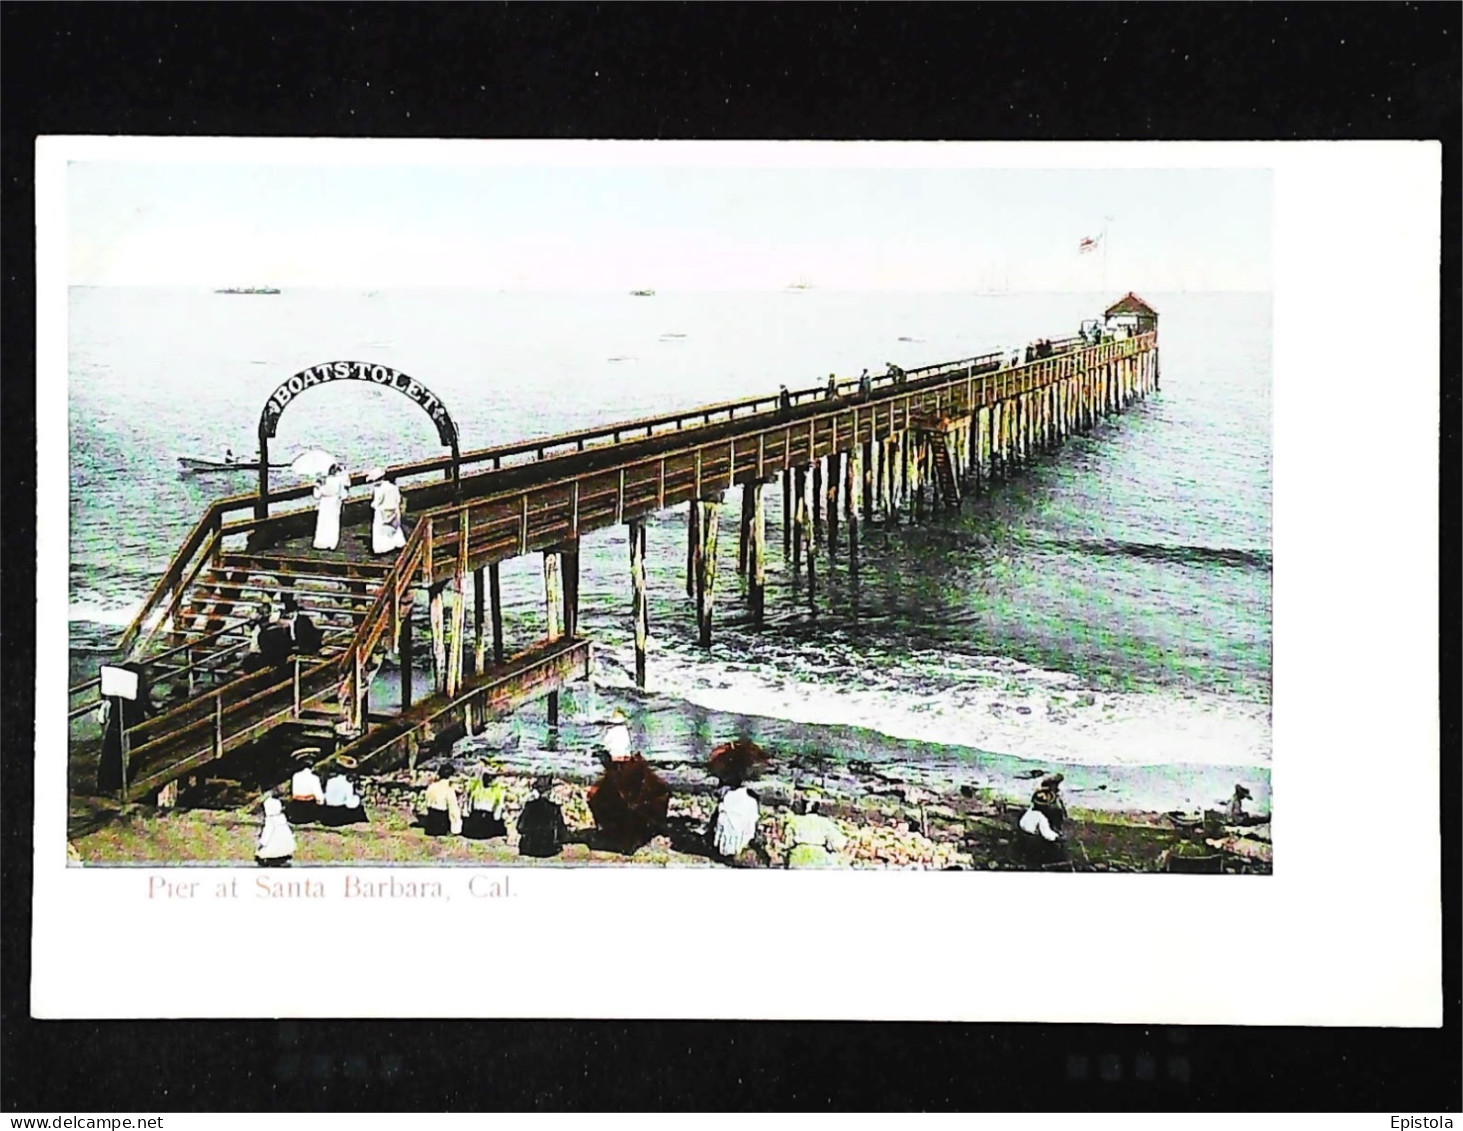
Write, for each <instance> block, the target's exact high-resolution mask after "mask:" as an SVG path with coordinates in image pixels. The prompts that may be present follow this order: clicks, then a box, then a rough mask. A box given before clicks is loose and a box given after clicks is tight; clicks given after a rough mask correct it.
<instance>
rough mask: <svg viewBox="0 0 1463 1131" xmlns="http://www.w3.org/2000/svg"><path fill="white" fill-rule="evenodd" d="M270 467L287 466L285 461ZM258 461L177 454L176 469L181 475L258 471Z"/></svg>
mask: <svg viewBox="0 0 1463 1131" xmlns="http://www.w3.org/2000/svg"><path fill="white" fill-rule="evenodd" d="M269 466H270V467H289V464H287V463H272V464H270V465H269ZM258 470H259V461H258V460H254V461H253V462H247V461H244V460H240V461H239V462H237V463H225V462H224V461H223V460H218V459H197V458H195V457H194V456H179V457H178V471H179V474H182V475H210V474H213V473H215V472H220V471H258Z"/></svg>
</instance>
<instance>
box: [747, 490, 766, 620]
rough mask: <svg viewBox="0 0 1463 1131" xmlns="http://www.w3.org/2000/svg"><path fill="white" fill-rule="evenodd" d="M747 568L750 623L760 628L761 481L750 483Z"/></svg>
mask: <svg viewBox="0 0 1463 1131" xmlns="http://www.w3.org/2000/svg"><path fill="white" fill-rule="evenodd" d="M748 568H749V575H748V584H747V597H748V600H749V602H750V604H751V607H752V623H753V624H755V625H756V626H757V627H758V628H760V627H762V623H763V615H764V612H765V609H766V605H767V522H766V515H765V514H764V513H763V507H762V484H761V483H754V484H753V485H752V552H751V561H750V562H749V563H748Z"/></svg>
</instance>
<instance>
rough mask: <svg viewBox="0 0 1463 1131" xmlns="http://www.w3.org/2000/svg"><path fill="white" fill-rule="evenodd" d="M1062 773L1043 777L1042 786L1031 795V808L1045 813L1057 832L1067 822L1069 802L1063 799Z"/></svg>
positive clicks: (1063, 779) (1064, 779) (1063, 778)
mask: <svg viewBox="0 0 1463 1131" xmlns="http://www.w3.org/2000/svg"><path fill="white" fill-rule="evenodd" d="M1066 780H1067V779H1066V778H1065V777H1064V776H1063V775H1062V774H1051V775H1050V776H1048V777H1044V778H1042V779H1041V786H1040V788H1039V789H1037V791H1036V792H1035V793H1033V794H1032V795H1031V808H1032V809H1034V810H1035V811H1037V812H1039V813H1041V814H1043V815H1044V816H1045V817H1046V819H1047V822H1048V823H1049V824H1050V825H1051V827H1052V828H1054V829H1055V830H1056V831H1057V832H1061V831H1062V826H1063V825H1064V824H1066V822H1067V803H1066V802H1065V801H1063V800H1062V793H1061V788H1062V782H1064V781H1066Z"/></svg>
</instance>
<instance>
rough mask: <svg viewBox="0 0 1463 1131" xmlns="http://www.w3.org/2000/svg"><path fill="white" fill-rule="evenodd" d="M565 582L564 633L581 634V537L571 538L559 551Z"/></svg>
mask: <svg viewBox="0 0 1463 1131" xmlns="http://www.w3.org/2000/svg"><path fill="white" fill-rule="evenodd" d="M559 566H560V572H561V573H562V575H563V582H564V635H565V636H578V635H579V539H578V538H570V539H569V541H568V542H566V543H565V544H564V548H563V549H562V550H560V551H559Z"/></svg>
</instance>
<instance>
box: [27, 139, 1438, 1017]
mask: <svg viewBox="0 0 1463 1131" xmlns="http://www.w3.org/2000/svg"><path fill="white" fill-rule="evenodd" d="M37 178H38V180H37V202H38V207H37V212H38V215H37V223H38V229H37V230H38V298H37V303H38V320H39V321H38V325H39V329H40V337H39V340H38V346H39V350H38V372H37V381H38V386H37V387H38V410H37V431H38V437H37V440H38V461H39V469H38V470H39V475H38V482H39V484H40V498H39V507H38V511H39V517H38V537H37V541H38V546H37V553H38V565H39V578H40V582H39V592H38V610H37V611H38V617H37V624H38V646H37V672H36V679H37V750H36V771H37V772H36V813H37V816H36V848H35V852H36V857H35V869H36V917H35V977H34V983H33V995H34V996H33V1008H34V1010H35V1012H36V1014H37V1015H38V1016H43V1017H121V1016H136V1017H152V1016H163V1017H166V1016H231V1015H239V1016H318V1015H328V1016H368V1015H383V1016H390V1015H400V1014H410V1015H417V1016H420V1015H423V1010H424V1009H425V1011H426V1013H427V1014H429V1015H441V1016H569V1017H593V1016H606V1017H698V1016H713V1017H716V1016H726V1017H769V1018H771V1017H809V1018H880V1019H882V1018H911V1019H923V1018H930V1019H948V1020H991V1021H1005V1020H1027V1021H1078V1020H1081V1021H1144V1022H1152V1023H1180V1024H1207V1023H1256V1024H1275V1023H1292V1024H1296V1023H1298V1024H1335V1025H1353V1024H1390V1025H1436V1024H1440V1020H1441V999H1440V986H1439V981H1438V972H1439V969H1440V967H1439V962H1440V938H1439V926H1438V925H1439V922H1440V905H1439V902H1438V876H1439V871H1438V869H1439V854H1438V835H1439V830H1438V825H1437V788H1438V785H1437V781H1438V779H1437V773H1438V766H1437V753H1438V720H1437V676H1436V664H1435V662H1434V660H1435V653H1434V652H1433V651H1432V648H1433V647H1434V640H1435V633H1434V631H1433V630H1434V628H1435V626H1436V623H1437V609H1436V593H1437V584H1436V582H1437V573H1436V561H1437V554H1436V530H1435V523H1434V518H1433V516H1435V514H1436V490H1437V465H1436V448H1435V442H1436V426H1437V408H1438V406H1437V400H1436V384H1435V377H1436V373H1437V359H1438V337H1437V332H1438V331H1437V303H1438V279H1437V270H1436V264H1437V254H1438V239H1439V227H1438V215H1437V212H1438V209H1437V204H1438V193H1439V189H1440V180H1439V178H1440V154H1439V149H1438V147H1437V146H1436V145H1432V144H1424V143H1417V144H1413V143H1377V144H1372V143H1355V144H1351V143H1346V144H1339V145H1330V146H1324V147H1323V146H1314V145H1305V144H1279V143H1264V144H1245V145H1229V144H1226V145H1207V144H1177V143H1176V144H1158V145H1155V144H1114V145H1107V144H1101V145H1099V144H1083V145H1046V144H1039V145H1038V144H1020V145H1010V144H1002V145H987V144H965V143H951V144H944V143H942V144H923V143H921V144H899V143H878V144H875V143H867V144H865V143H860V144H832V143H806V144H803V143H797V144H788V143H781V144H757V143H730V144H709V143H672V144H664V143H662V144H654V145H651V144H641V143H628V142H623V143H622V142H605V141H600V142H582V143H581V142H575V143H570V142H555V143H550V142H541V143H525V142H515V143H507V142H493V141H481V142H451V143H447V142H438V143H426V142H385V141H380V142H377V141H351V142H346V141H331V140H328V139H327V140H320V139H313V140H308V141H307V140H303V139H301V140H290V139H285V140H263V139H254V140H247V139H169V138H152V139H143V138H132V139H129V138H43V139H41V140H40V142H39V143H38V147H37ZM1368 340H1373V341H1377V342H1378V343H1383V342H1384V343H1385V345H1381V344H1378V345H1377V346H1376V347H1375V348H1373V349H1367V348H1366V347H1365V346H1364V344H1363V343H1364V342H1366V341H1368ZM1383 355H1385V356H1383ZM1379 368H1384V369H1385V370H1386V374H1387V382H1386V385H1385V390H1386V394H1385V396H1382V395H1380V394H1379V393H1378V392H1377V390H1378V389H1379V388H1382V386H1378V385H1377V383H1376V378H1377V373H1378V369H1379ZM1383 420H1386V421H1388V423H1387V424H1385V425H1383V424H1382V421H1383ZM1403 539H1405V543H1404V542H1403ZM63 642H64V645H63ZM63 723H64V725H63ZM1379 826H1380V827H1379ZM1371 828H1375V829H1376V831H1374V832H1367V831H1365V830H1367V829H1371ZM1383 830H1385V831H1383ZM1378 841H1380V842H1383V843H1384V844H1385V847H1383V844H1382V843H1378ZM99 930H103V931H106V932H107V933H111V932H112V931H114V930H121V931H123V932H125V933H126V935H127V936H128V938H129V940H130V941H129V943H128V945H127V947H126V951H125V957H119V959H118V961H117V962H101V963H98V962H96V961H95V960H94V959H93V958H91V957H88V954H89V952H90V951H91V950H92V944H91V943H90V942H89V941H87V940H89V939H90V938H92V937H94V936H95V934H96V933H97V932H98V931H99ZM302 947H304V948H307V950H308V951H309V952H311V953H314V954H317V955H319V956H320V961H322V962H325V963H326V964H327V965H328V966H329V967H330V969H331V971H332V973H331V975H330V976H329V977H325V976H323V975H322V976H321V977H318V978H316V977H305V978H298V977H295V976H294V974H293V973H292V972H293V971H295V970H296V969H297V966H296V963H297V955H298V952H299V951H300V949H301V948H302ZM327 956H328V957H327ZM444 962H445V963H446V964H447V965H448V967H449V968H450V969H452V970H455V971H457V972H459V973H460V974H462V975H464V977H463V978H460V979H454V984H456V982H458V981H461V982H462V983H464V985H465V986H466V987H468V988H466V989H464V992H463V993H461V994H460V995H458V994H454V995H452V997H451V999H450V1000H443V1001H440V1002H433V1003H431V1004H430V1005H424V1004H423V1002H421V1001H420V1000H418V996H419V995H418V990H417V989H416V987H418V986H419V985H420V984H421V981H420V978H419V977H418V976H417V975H415V974H413V973H410V971H415V970H417V969H418V968H419V967H424V966H425V967H428V968H438V969H440V968H441V966H442V965H443V963H444ZM195 963H196V968H195V969H191V970H190V967H194V966H195ZM386 963H394V964H398V965H400V966H403V967H405V968H406V970H407V971H408V973H407V974H406V976H402V977H384V978H383V977H382V976H381V970H382V967H383V965H384V964H386ZM606 963H609V964H612V966H613V968H614V970H615V971H616V974H617V976H616V977H614V978H603V977H599V976H597V975H599V974H601V973H603V972H605V971H606ZM203 970H207V971H209V972H210V973H209V974H207V975H204V974H203V973H202V971H203ZM474 971H477V972H479V973H482V974H483V975H484V976H483V977H481V978H475V977H470V976H467V975H470V974H472V972H474ZM560 971H563V972H566V973H569V976H568V977H558V978H554V977H549V978H545V977H542V975H544V974H548V973H555V972H560ZM220 972H222V974H220ZM571 972H572V973H571ZM621 975H623V976H621ZM425 976H426V973H425V971H423V972H422V975H421V977H425ZM712 986H716V987H717V990H716V992H715V993H707V992H704V990H706V989H710V988H711V987H712ZM347 987H349V989H348V991H347ZM472 987H476V988H472ZM1237 987H1238V988H1237ZM703 988H704V989H703Z"/></svg>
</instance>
